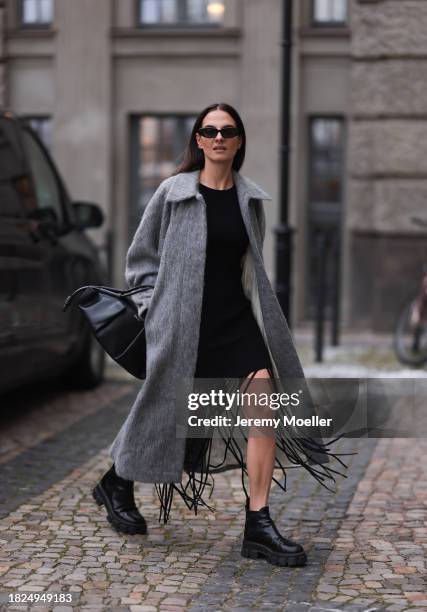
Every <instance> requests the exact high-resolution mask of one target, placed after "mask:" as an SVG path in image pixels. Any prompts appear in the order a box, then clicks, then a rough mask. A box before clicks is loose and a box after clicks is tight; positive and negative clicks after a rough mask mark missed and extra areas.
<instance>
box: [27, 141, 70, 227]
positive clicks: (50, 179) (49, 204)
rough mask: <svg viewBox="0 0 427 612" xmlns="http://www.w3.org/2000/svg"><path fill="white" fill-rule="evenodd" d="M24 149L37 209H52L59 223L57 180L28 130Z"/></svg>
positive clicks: (59, 209)
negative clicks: (34, 191) (32, 182)
mask: <svg viewBox="0 0 427 612" xmlns="http://www.w3.org/2000/svg"><path fill="white" fill-rule="evenodd" d="M24 147H25V150H26V153H27V158H28V161H29V164H30V168H31V174H32V177H33V181H34V188H35V190H36V195H37V205H38V208H52V209H53V210H54V211H55V212H56V214H57V217H58V221H59V223H61V222H62V221H63V211H62V196H61V190H60V187H59V183H58V179H57V177H56V174H55V171H54V170H53V168H52V166H51V164H50V162H49V160H48V158H47V156H46V154H45V152H44V151H43V149H42V148H41V146H40V145H39V143H38V142H37V141H36V139H35V138H34V136H33V135H32V134H31V133H30V132H29V130H24Z"/></svg>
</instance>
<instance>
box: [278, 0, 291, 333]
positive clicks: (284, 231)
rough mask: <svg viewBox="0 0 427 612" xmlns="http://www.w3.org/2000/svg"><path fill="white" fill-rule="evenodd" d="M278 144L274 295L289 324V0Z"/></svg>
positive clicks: (285, 7) (287, 0)
mask: <svg viewBox="0 0 427 612" xmlns="http://www.w3.org/2000/svg"><path fill="white" fill-rule="evenodd" d="M282 16H283V26H282V27H283V38H282V42H281V45H282V48H283V51H282V79H281V83H282V91H281V146H280V196H279V200H280V217H279V223H278V225H277V226H276V228H275V234H276V294H277V299H278V301H279V304H280V306H281V308H282V310H283V313H284V315H285V317H286V319H287V322H288V325H289V327H290V326H291V320H290V319H291V308H290V302H291V299H290V298H291V270H292V266H291V263H292V232H293V229H292V228H291V227H289V225H288V216H289V158H290V110H291V109H290V103H291V61H292V52H291V48H292V0H283V14H282Z"/></svg>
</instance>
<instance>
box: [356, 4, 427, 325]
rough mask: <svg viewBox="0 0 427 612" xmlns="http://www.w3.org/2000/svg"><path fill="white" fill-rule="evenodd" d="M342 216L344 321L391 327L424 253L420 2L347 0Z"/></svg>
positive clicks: (424, 40) (425, 138)
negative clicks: (347, 263)
mask: <svg viewBox="0 0 427 612" xmlns="http://www.w3.org/2000/svg"><path fill="white" fill-rule="evenodd" d="M351 8H352V11H351V31H352V41H351V55H352V68H351V114H350V120H349V151H348V198H347V201H348V207H347V217H346V224H347V230H348V232H349V234H350V243H351V248H350V251H351V256H352V257H351V259H352V264H351V271H350V274H351V282H350V287H351V289H350V294H351V295H350V302H351V316H350V318H351V321H350V323H351V324H353V325H360V326H368V327H371V328H372V329H375V330H378V331H387V330H391V329H392V328H393V325H394V321H395V318H396V315H397V312H398V310H399V308H400V304H401V302H402V299H403V298H404V297H405V295H406V294H407V293H408V291H409V290H410V288H411V286H412V285H413V284H414V283H415V281H416V278H417V274H418V270H419V267H420V266H421V263H422V261H423V259H425V258H426V250H425V248H424V244H427V236H426V237H424V236H423V235H422V234H420V230H419V229H418V228H416V227H415V226H414V225H413V224H411V222H410V219H409V216H410V215H411V214H412V213H414V214H420V215H422V214H423V213H424V214H425V216H426V217H427V145H426V143H427V108H426V105H425V100H426V97H427V82H426V80H425V78H424V75H425V74H427V37H426V36H425V32H426V30H427V2H425V0H375V1H374V0H370V1H367V0H353V1H352V6H351Z"/></svg>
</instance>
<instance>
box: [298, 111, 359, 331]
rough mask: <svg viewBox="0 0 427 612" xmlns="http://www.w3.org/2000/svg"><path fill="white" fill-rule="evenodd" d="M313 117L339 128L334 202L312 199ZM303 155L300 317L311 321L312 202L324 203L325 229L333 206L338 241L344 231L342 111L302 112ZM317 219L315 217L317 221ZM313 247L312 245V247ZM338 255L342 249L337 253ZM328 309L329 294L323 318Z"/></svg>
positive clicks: (345, 127) (344, 123)
mask: <svg viewBox="0 0 427 612" xmlns="http://www.w3.org/2000/svg"><path fill="white" fill-rule="evenodd" d="M316 120H335V121H338V122H339V124H340V130H341V164H340V189H339V200H338V201H333V200H330V201H326V200H325V201H324V200H315V199H314V197H313V191H312V177H313V161H314V155H313V147H312V146H311V145H312V129H313V128H312V126H313V123H314V122H315V121H316ZM305 133H306V136H305V141H306V156H305V168H306V185H307V188H306V194H305V213H304V227H305V229H304V231H305V236H306V238H305V239H306V244H307V248H306V249H305V253H304V294H305V306H304V318H306V319H308V320H314V319H315V317H316V314H315V308H316V305H315V303H312V302H311V297H312V287H313V285H312V281H313V282H314V283H315V282H316V281H315V280H314V277H313V275H312V272H313V271H312V268H311V263H312V253H311V250H310V249H311V238H312V230H313V229H314V227H315V225H316V220H315V218H314V216H313V212H314V210H313V204H314V205H316V203H318V204H320V205H322V204H325V211H324V213H326V214H325V219H324V221H326V223H325V225H324V228H325V229H326V228H329V231H333V227H334V224H331V223H330V221H331V219H329V220H328V219H327V216H328V215H331V217H332V220H333V215H334V213H333V211H332V210H330V209H329V210H328V207H330V205H332V206H336V208H337V209H338V214H337V219H336V226H335V229H336V231H337V232H338V239H339V241H341V240H342V236H343V232H344V220H345V204H346V184H345V179H346V163H347V159H346V147H347V143H348V118H347V116H346V115H345V114H344V113H322V112H315V113H309V114H307V115H306V132H305ZM317 222H318V220H317ZM321 225H322V224H319V225H318V226H317V227H319V228H320V227H321ZM313 248H315V247H313ZM341 256H342V252H341ZM329 280H330V278H329V279H328V277H327V278H326V284H327V287H328V281H329ZM338 291H339V281H338ZM338 300H339V301H340V300H341V296H340V295H338ZM330 308H331V303H330V302H329V296H328V295H327V296H326V304H325V312H326V318H327V320H330V316H329V315H330Z"/></svg>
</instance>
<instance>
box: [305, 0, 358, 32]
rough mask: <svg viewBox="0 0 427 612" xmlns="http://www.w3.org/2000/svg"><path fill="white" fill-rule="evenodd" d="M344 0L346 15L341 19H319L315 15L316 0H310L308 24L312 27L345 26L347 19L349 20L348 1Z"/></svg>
mask: <svg viewBox="0 0 427 612" xmlns="http://www.w3.org/2000/svg"><path fill="white" fill-rule="evenodd" d="M345 2H346V17H345V19H344V20H343V21H337V20H333V21H319V20H317V19H316V17H315V3H316V0H311V2H310V26H311V27H312V28H347V27H348V20H349V8H350V7H349V1H348V0H345Z"/></svg>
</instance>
